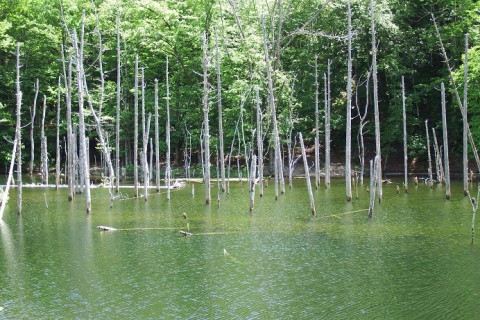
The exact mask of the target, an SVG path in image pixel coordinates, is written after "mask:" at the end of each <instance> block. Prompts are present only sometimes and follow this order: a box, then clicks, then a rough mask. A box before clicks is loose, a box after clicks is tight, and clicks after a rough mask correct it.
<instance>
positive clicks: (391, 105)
mask: <svg viewBox="0 0 480 320" xmlns="http://www.w3.org/2000/svg"><path fill="white" fill-rule="evenodd" d="M369 5H370V0H351V7H352V29H353V30H352V31H353V42H352V48H353V52H352V58H353V84H352V89H353V99H352V105H353V107H352V108H353V109H355V107H356V106H357V105H358V106H359V107H360V108H361V109H363V108H365V104H366V96H367V95H366V89H365V88H366V82H365V80H366V79H367V73H368V72H369V71H370V70H371V64H372V61H371V60H372V58H371V26H370V10H369ZM83 13H85V48H84V66H85V73H86V77H87V79H88V80H87V82H88V83H89V90H90V94H91V96H92V100H93V103H94V104H95V107H96V109H97V110H98V111H99V115H100V116H101V121H102V124H103V127H104V130H105V131H106V133H107V136H109V137H110V139H109V141H110V144H111V148H113V147H114V132H115V112H116V111H115V110H116V109H115V108H116V90H117V81H116V80H117V26H116V19H117V16H119V18H120V29H119V30H120V39H121V70H120V71H121V72H120V74H121V139H122V144H121V153H122V159H125V161H126V162H128V159H129V156H128V153H129V152H131V145H132V144H133V142H132V136H133V133H132V132H133V104H134V93H133V91H134V64H135V56H136V55H138V57H139V63H140V66H141V68H143V70H144V74H145V87H144V88H143V90H144V95H145V101H144V103H145V108H146V111H147V112H152V113H153V111H154V99H153V97H154V80H155V79H158V83H159V96H160V118H161V119H162V122H161V123H165V120H164V119H165V113H166V111H165V101H166V98H165V97H166V85H165V83H166V59H167V57H168V59H169V81H170V95H171V96H170V105H171V118H172V120H171V125H172V136H171V141H172V146H173V148H174V150H173V157H174V159H175V161H176V164H177V165H181V162H182V157H183V155H182V149H183V148H184V147H185V145H186V143H189V142H188V139H187V133H188V134H191V137H192V145H193V148H194V149H199V148H200V147H199V144H200V135H201V131H202V96H203V84H202V83H203V79H202V35H203V34H204V33H205V34H206V35H207V46H208V54H209V56H210V57H211V59H210V61H209V65H208V70H209V74H208V81H209V85H210V86H211V90H210V92H209V103H210V104H212V106H213V105H215V104H216V103H217V91H216V87H217V74H216V72H217V71H216V68H215V61H214V57H215V49H216V44H218V49H219V57H220V61H219V64H220V69H221V90H222V104H223V122H224V128H225V145H227V146H228V145H230V144H231V141H232V139H233V138H234V132H235V127H236V123H237V121H238V118H239V114H240V113H241V112H242V113H243V114H244V115H245V123H244V125H245V131H246V132H248V133H249V134H250V135H251V132H252V131H253V130H254V128H255V122H256V116H255V114H256V111H255V107H256V102H255V92H254V89H255V88H257V87H258V88H259V91H260V98H261V101H262V108H263V109H264V112H267V111H268V110H267V97H268V87H267V80H266V74H265V67H266V66H265V60H264V46H263V37H262V18H263V19H264V21H265V30H266V38H267V44H268V48H269V52H270V56H271V61H270V63H271V67H272V72H273V78H274V89H275V99H276V102H277V117H278V123H279V130H280V135H281V139H287V137H288V134H289V132H290V129H291V127H292V126H294V131H295V132H303V133H304V136H305V140H306V143H307V144H310V145H312V144H313V140H314V136H315V134H314V130H313V129H314V127H315V119H314V112H315V106H314V104H315V90H316V88H315V69H314V64H315V57H317V62H318V72H319V74H320V83H321V86H320V88H321V92H320V93H321V94H320V99H321V103H320V105H321V107H322V109H323V75H324V73H326V72H327V65H328V63H329V60H331V81H332V84H331V90H332V92H331V99H332V106H331V112H332V115H331V121H332V137H331V138H332V149H333V150H334V151H335V152H336V153H337V154H338V155H339V156H342V154H343V152H344V146H345V123H346V120H345V116H346V112H345V105H346V79H347V41H346V35H347V1H346V0H341V1H330V0H296V1H292V0H264V1H263V0H246V1H240V0H185V1H182V0H158V1H154V0H125V1H115V0H104V1H101V0H92V1H87V0H83V1H80V0H15V1H13V0H0V79H1V81H0V123H1V126H0V135H1V136H2V139H3V140H4V141H12V140H13V137H14V128H15V106H16V83H15V79H16V57H15V53H16V47H17V43H19V44H20V61H21V68H20V78H21V90H22V93H23V96H22V123H23V125H24V128H23V130H24V131H25V133H24V134H26V131H27V127H28V126H27V125H29V122H30V112H31V109H32V105H33V104H34V97H35V86H34V84H35V81H36V79H38V81H39V92H40V94H39V96H40V97H43V95H45V97H46V99H47V100H46V103H47V104H46V105H47V113H46V129H45V130H46V135H47V137H49V138H51V141H54V139H55V135H56V129H55V118H56V105H57V85H58V77H62V76H63V74H64V72H63V63H64V61H62V59H63V58H62V57H66V56H68V55H69V53H71V52H69V50H70V49H69V48H70V47H71V37H70V35H69V33H70V32H73V31H76V32H78V33H79V32H80V25H81V21H82V14H83ZM432 14H433V15H434V16H435V18H436V22H437V24H438V26H439V29H440V33H441V36H442V40H443V43H444V45H445V49H446V52H447V55H448V57H449V62H450V65H451V67H452V69H453V71H454V76H455V79H456V84H457V85H458V90H459V91H462V90H463V62H464V57H465V54H464V51H465V41H464V39H465V34H467V33H468V34H469V49H468V50H469V51H468V52H469V63H470V65H469V77H468V84H469V87H470V91H469V96H468V109H469V111H468V112H469V122H470V126H471V130H472V133H473V137H474V139H475V141H477V142H478V141H479V140H480V105H479V103H480V95H479V91H478V90H476V88H478V86H479V84H480V49H479V36H480V35H479V25H480V24H479V19H480V3H479V2H477V1H471V0H442V1H439V0H377V1H376V8H375V23H376V32H377V44H376V45H377V48H378V49H377V60H378V88H379V105H380V120H381V130H382V131H381V135H382V141H381V142H382V150H383V151H382V152H383V153H384V155H383V157H384V158H385V159H388V155H396V153H397V151H399V150H400V149H401V145H402V137H403V136H402V98H401V77H402V76H404V77H405V83H406V98H407V100H406V101H407V126H408V132H409V154H410V156H411V157H419V158H422V159H424V158H425V157H426V143H425V136H424V133H425V131H424V130H425V129H424V122H425V120H427V119H428V120H429V124H430V125H431V126H432V127H438V128H439V127H441V116H440V110H441V104H440V92H439V88H440V84H441V83H442V82H444V83H445V85H446V87H447V90H448V92H449V94H448V96H447V103H448V111H447V113H448V125H449V134H450V138H449V142H450V148H451V155H452V157H453V158H454V159H455V157H460V154H461V137H462V116H461V113H460V111H459V108H458V106H457V105H456V104H455V99H454V97H453V94H452V92H453V90H452V84H451V82H450V80H449V74H448V69H447V67H446V64H445V63H444V58H443V56H442V54H441V51H440V46H439V41H438V38H437V36H436V33H435V28H434V25H433V23H432ZM100 44H101V45H100ZM99 50H100V51H101V52H99ZM62 51H63V52H62ZM100 54H101V55H100ZM99 56H101V57H102V59H101V60H100V59H99ZM99 61H101V64H100V63H99ZM102 78H103V81H104V88H103V89H101V86H100V83H101V81H102V80H101V79H102ZM62 81H63V80H62ZM370 81H371V79H370ZM62 83H63V82H62ZM61 90H62V93H64V92H65V88H61ZM369 90H371V86H370V89H369ZM73 91H74V92H75V90H73ZM37 104H38V105H40V104H41V102H40V100H39V102H38V103H37ZM64 104H65V102H64V101H61V105H62V106H61V112H62V116H61V119H62V121H61V132H62V134H65V132H66V120H65V116H64V114H63V112H65V111H64V110H65V109H64ZM370 104H371V101H370ZM37 107H38V106H37ZM72 108H73V113H74V116H76V115H77V113H78V104H76V98H75V96H74V98H73V107H72ZM352 115H353V117H354V118H353V120H352V125H353V131H352V132H353V136H354V137H355V136H356V134H357V132H358V127H359V121H358V117H356V111H353V112H352ZM321 116H323V113H322V112H321ZM217 119H218V112H217V110H216V108H213V107H212V108H211V112H210V126H211V127H210V135H211V137H212V141H211V144H212V145H216V144H218V139H217V137H218V135H217V134H218V120H217ZM265 119H268V117H265ZM40 121H41V118H40V117H36V119H35V122H34V128H35V130H36V131H35V143H39V141H40V137H39V132H40V130H38V128H39V126H40ZM367 121H368V123H367V125H366V127H365V128H364V132H365V137H366V144H367V146H369V147H371V148H372V149H373V146H374V129H373V108H372V106H371V105H370V106H369V112H368V118H367ZM86 122H87V131H88V135H89V137H90V139H91V140H92V143H91V145H94V146H95V141H97V139H96V135H97V133H96V131H95V127H94V121H93V119H92V115H91V114H90V113H89V112H87V113H86ZM267 128H268V127H267ZM323 130H324V128H323V127H322V126H321V128H320V132H321V133H320V134H321V135H323ZM160 134H161V136H162V137H163V136H164V135H165V127H164V125H162V126H161V128H160ZM354 139H355V138H354ZM163 141H164V140H163ZM354 141H355V140H354ZM266 144H267V145H268V144H269V140H268V139H267V140H266ZM23 145H24V146H25V148H26V149H29V147H30V141H29V140H28V139H24V141H23ZM355 145H356V143H354V146H355ZM160 149H161V152H162V154H165V153H164V152H165V149H166V146H165V142H162V143H161V145H160ZM354 149H355V148H354ZM397 149H398V150H397ZM94 150H95V149H94ZM10 152H11V144H9V143H3V144H2V145H1V146H0V162H2V163H3V166H2V167H3V168H5V167H6V164H7V162H8V160H9V157H10ZM357 152H358V151H354V154H356V153H357ZM49 153H50V154H52V155H54V154H55V146H54V145H53V144H51V145H50V146H49ZM93 153H94V152H93ZM99 153H100V152H98V154H99ZM372 153H373V151H372ZM91 156H92V155H91ZM24 158H25V160H27V159H29V153H28V152H26V153H25V154H24ZM51 158H52V161H53V159H54V157H53V156H52V157H51ZM36 159H39V157H37V158H36ZM354 159H355V158H354ZM130 161H131V159H130ZM25 162H26V161H25ZM385 162H386V165H387V166H388V160H386V161H385Z"/></svg>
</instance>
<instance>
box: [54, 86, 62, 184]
mask: <svg viewBox="0 0 480 320" xmlns="http://www.w3.org/2000/svg"><path fill="white" fill-rule="evenodd" d="M61 86H62V78H61V77H58V91H57V144H56V154H55V186H56V188H57V189H58V187H59V185H60V172H61V169H60V166H61V154H60V105H61V104H60V100H61V97H62V96H61V91H60V90H61Z"/></svg>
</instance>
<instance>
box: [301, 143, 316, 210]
mask: <svg viewBox="0 0 480 320" xmlns="http://www.w3.org/2000/svg"><path fill="white" fill-rule="evenodd" d="M298 136H299V138H300V147H301V148H302V158H303V167H304V169H305V181H306V182H307V190H308V198H309V199H310V209H311V210H312V215H315V213H316V211H315V200H314V198H313V192H312V183H311V181H310V171H309V167H308V162H307V154H306V153H305V145H304V144H303V137H302V133H299V134H298Z"/></svg>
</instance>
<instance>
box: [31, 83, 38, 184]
mask: <svg viewBox="0 0 480 320" xmlns="http://www.w3.org/2000/svg"><path fill="white" fill-rule="evenodd" d="M38 91H39V84H38V78H37V80H36V81H35V98H34V99H33V107H32V108H30V119H31V120H30V121H31V122H30V167H29V172H30V176H32V175H33V162H34V160H35V140H34V138H33V128H34V127H35V115H36V113H37V98H38Z"/></svg>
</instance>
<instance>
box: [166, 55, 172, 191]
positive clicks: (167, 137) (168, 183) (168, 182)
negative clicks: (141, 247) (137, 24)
mask: <svg viewBox="0 0 480 320" xmlns="http://www.w3.org/2000/svg"><path fill="white" fill-rule="evenodd" d="M165 81H166V86H167V101H166V104H167V105H166V107H167V124H166V126H165V130H166V140H167V155H166V159H165V161H166V168H165V183H166V185H167V200H170V175H171V173H172V171H171V168H170V87H169V83H168V56H167V59H166V72H165Z"/></svg>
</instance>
